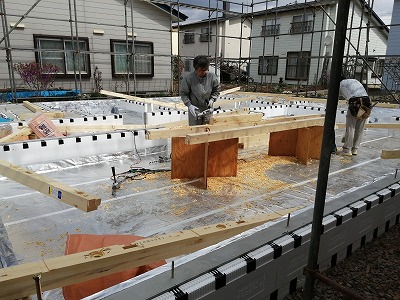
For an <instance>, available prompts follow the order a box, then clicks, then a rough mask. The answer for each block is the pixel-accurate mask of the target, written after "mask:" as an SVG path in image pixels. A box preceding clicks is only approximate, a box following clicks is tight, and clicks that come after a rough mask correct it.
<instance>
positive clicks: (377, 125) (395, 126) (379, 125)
mask: <svg viewBox="0 0 400 300" xmlns="http://www.w3.org/2000/svg"><path fill="white" fill-rule="evenodd" d="M336 126H337V127H338V128H346V124H345V123H336ZM365 128H380V129H400V123H366V124H365Z"/></svg>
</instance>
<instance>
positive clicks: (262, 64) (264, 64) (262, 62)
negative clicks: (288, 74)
mask: <svg viewBox="0 0 400 300" xmlns="http://www.w3.org/2000/svg"><path fill="white" fill-rule="evenodd" d="M278 59H279V56H264V57H263V56H260V57H259V58H258V75H276V74H277V73H278Z"/></svg>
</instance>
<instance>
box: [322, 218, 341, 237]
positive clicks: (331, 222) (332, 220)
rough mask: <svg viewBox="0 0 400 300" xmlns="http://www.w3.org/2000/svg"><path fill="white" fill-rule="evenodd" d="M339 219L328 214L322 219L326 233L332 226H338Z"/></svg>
mask: <svg viewBox="0 0 400 300" xmlns="http://www.w3.org/2000/svg"><path fill="white" fill-rule="evenodd" d="M336 221H337V219H336V218H335V217H334V216H332V215H327V216H325V217H324V218H323V219H322V225H323V226H324V233H325V232H328V231H329V230H331V229H332V228H335V227H336Z"/></svg>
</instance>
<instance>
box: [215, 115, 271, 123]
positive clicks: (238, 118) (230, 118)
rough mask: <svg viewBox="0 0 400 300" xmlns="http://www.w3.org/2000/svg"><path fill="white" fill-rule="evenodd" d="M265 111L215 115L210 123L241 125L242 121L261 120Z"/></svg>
mask: <svg viewBox="0 0 400 300" xmlns="http://www.w3.org/2000/svg"><path fill="white" fill-rule="evenodd" d="M263 116H264V114H263V113H251V114H238V115H225V116H215V117H213V118H211V120H210V124H211V125H215V124H227V125H240V124H242V123H246V124H248V123H250V122H258V121H261V119H262V117H263Z"/></svg>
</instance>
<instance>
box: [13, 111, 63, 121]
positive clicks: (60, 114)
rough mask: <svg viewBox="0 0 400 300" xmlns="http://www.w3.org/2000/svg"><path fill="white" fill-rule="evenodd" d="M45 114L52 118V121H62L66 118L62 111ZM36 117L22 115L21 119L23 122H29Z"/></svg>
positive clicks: (33, 115)
mask: <svg viewBox="0 0 400 300" xmlns="http://www.w3.org/2000/svg"><path fill="white" fill-rule="evenodd" d="M43 114H44V115H45V116H46V117H48V118H50V119H61V118H64V117H65V113H64V112H61V111H53V112H43ZM34 117H36V115H35V114H21V115H19V119H20V120H23V121H27V120H29V119H32V118H34Z"/></svg>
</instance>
